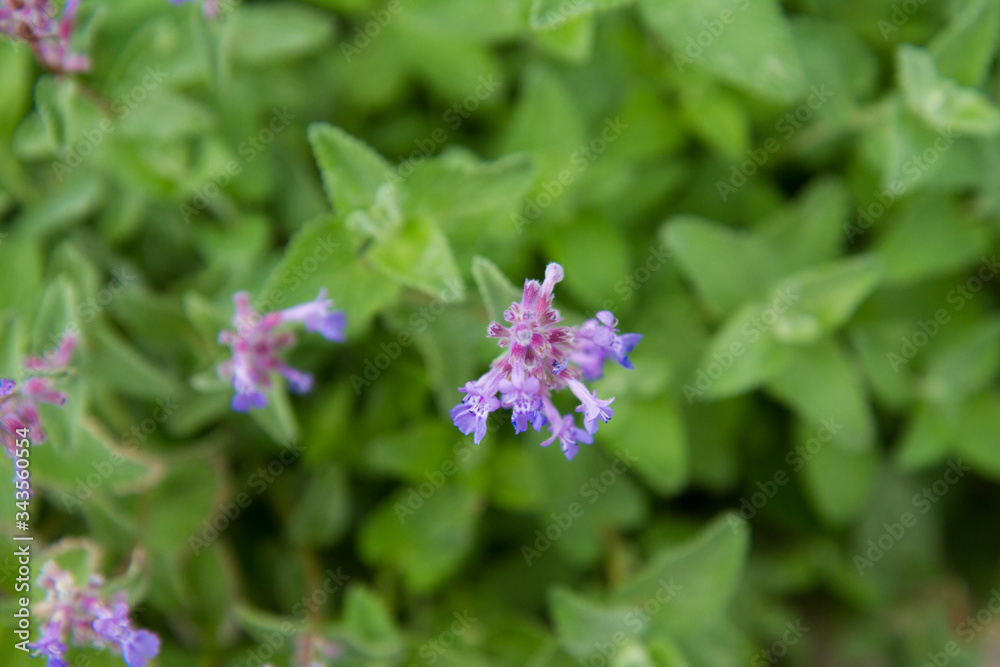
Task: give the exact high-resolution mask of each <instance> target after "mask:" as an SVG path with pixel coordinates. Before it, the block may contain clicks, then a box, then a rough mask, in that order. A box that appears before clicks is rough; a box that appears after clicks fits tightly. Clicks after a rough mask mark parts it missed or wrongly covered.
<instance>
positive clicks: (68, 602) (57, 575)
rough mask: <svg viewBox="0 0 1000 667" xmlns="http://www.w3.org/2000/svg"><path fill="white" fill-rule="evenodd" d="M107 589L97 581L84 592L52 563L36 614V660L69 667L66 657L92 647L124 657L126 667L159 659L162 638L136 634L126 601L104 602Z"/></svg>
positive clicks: (50, 666) (46, 565) (120, 598)
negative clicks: (75, 648)
mask: <svg viewBox="0 0 1000 667" xmlns="http://www.w3.org/2000/svg"><path fill="white" fill-rule="evenodd" d="M103 584H104V580H103V579H102V578H101V577H100V576H98V575H94V576H93V577H91V578H90V580H89V581H87V582H86V584H85V585H84V586H82V587H81V586H78V585H77V583H76V580H75V579H74V578H73V575H72V574H70V573H69V572H66V571H64V570H62V569H60V568H59V566H58V565H56V564H55V563H54V562H52V561H47V562H45V563H44V564H43V565H42V571H41V574H40V575H39V577H38V585H39V587H40V588H41V589H42V590H44V591H45V599H44V600H43V601H42V602H40V603H39V604H38V605H37V606H36V608H35V612H36V617H37V618H38V619H39V620H40V621H41V622H42V623H43V625H42V636H41V638H40V639H39V640H38V641H37V642H35V643H34V644H32V645H31V648H32V650H33V652H32V655H33V656H35V657H44V658H46V659H47V660H48V667H66V662H65V660H63V656H64V655H65V654H66V651H67V649H68V648H69V646H70V645H73V646H80V647H82V646H92V647H94V648H98V649H105V650H115V651H118V652H120V653H121V655H122V659H123V660H124V661H125V664H126V665H128V667H145V665H146V663H147V661H148V660H150V659H152V658H155V657H156V656H157V654H159V652H160V639H159V637H157V636H156V635H155V634H153V633H152V632H149V631H148V630H135V629H133V628H132V624H131V621H130V620H129V613H130V610H129V606H128V604H127V603H126V602H125V599H124V596H123V595H122V594H118V595H116V596H113V597H112V598H111V599H106V598H105V597H104V596H102V595H101V592H100V587H101V586H102V585H103Z"/></svg>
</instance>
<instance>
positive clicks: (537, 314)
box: [451, 263, 642, 459]
mask: <svg viewBox="0 0 1000 667" xmlns="http://www.w3.org/2000/svg"><path fill="white" fill-rule="evenodd" d="M562 279H563V268H562V266H560V265H559V264H555V263H552V264H549V265H548V266H547V267H546V268H545V281H544V282H543V283H542V284H539V283H538V281H537V280H526V281H525V282H524V293H523V295H522V297H521V301H520V302H515V303H512V304H511V306H510V308H508V309H507V310H506V311H505V312H504V320H506V322H507V324H509V325H510V326H508V327H505V326H503V325H501V324H498V323H497V322H491V323H490V326H489V328H488V330H487V336H488V337H489V338H496V339H497V344H498V345H499V346H500V347H502V348H505V349H506V350H507V351H506V353H505V354H503V355H502V356H501V357H499V358H498V359H497V360H496V361H494V362H493V363H492V365H491V368H490V370H489V371H487V372H486V374H485V375H483V376H482V377H480V378H479V379H478V380H476V381H475V382H467V383H465V387H463V388H460V389H459V391H460V392H463V393H464V394H465V398H463V399H462V402H461V403H459V404H458V405H456V406H455V407H454V408H452V410H451V418H452V420H453V421H454V422H455V426H457V427H458V429H459V430H460V431H461V432H462V433H465V434H466V435H468V434H469V433H474V434H475V442H476V444H477V445H478V444H479V442H480V441H481V440H482V439H483V436H484V435H485V434H486V420H487V418H488V417H489V415H490V413H491V412H493V411H494V410H497V409H499V408H509V409H510V410H511V412H512V414H511V423H512V424H513V425H514V432H515V433H521V432H522V431H525V430H527V428H528V426H529V425H530V426H531V427H532V428H534V429H535V430H536V431H540V430H541V428H542V426H544V425H545V424H548V426H549V431H550V432H551V433H552V436H551V437H550V438H548V439H547V440H545V441H544V442H542V447H547V446H549V445H551V444H552V443H553V442H555V440H556V439H557V438H558V439H559V442H560V446H561V448H562V451H563V454H565V455H566V458H567V459H572V458H573V457H574V456H576V453H577V451H578V450H579V448H580V444H579V443H581V442H582V443H585V444H588V445H589V444H591V443H593V442H594V439H593V435H594V433H596V432H597V427H598V426H599V424H600V422H607V421H608V420H609V419H611V416H612V415H613V414H614V410H612V409H611V407H610V405H611V403H612V402H613V401H614V400H615V399H614V398H610V399H607V400H602V399H599V398H598V397H597V393H596V392H593V393H592V392H591V391H590V390H589V389H588V388H587V386H586V385H584V384H583V380H596V379H598V378H600V377H601V375H602V374H603V367H604V362H605V361H607V360H608V359H613V360H615V361H616V362H618V363H619V364H621V365H622V366H624V367H625V368H632V364H631V362H630V361H629V359H628V353H629V352H631V351H632V349H634V348H635V346H636V345H638V344H639V341H640V340H641V339H642V336H641V335H640V334H619V333H618V329H616V328H615V327H616V325H617V321H616V320H615V316H614V315H613V314H611V313H610V312H609V311H606V310H603V311H601V312H599V313H597V316H596V318H595V319H590V320H587V321H586V322H584V323H583V324H582V325H581V326H579V327H566V326H557V325H558V324H559V322H561V321H562V316H561V315H560V314H559V311H558V310H555V309H553V308H552V289H553V288H554V287H555V285H556V283H558V282H560V281H561V280H562ZM564 387H568V388H569V390H570V391H571V392H573V395H574V396H576V398H577V400H579V401H580V405H579V406H578V407H577V408H576V411H577V412H582V413H583V428H582V429H581V428H579V427H578V426H577V425H576V420H575V419H574V418H573V416H572V415H562V414H560V413H559V410H557V409H556V407H555V405H554V404H553V403H552V398H551V395H552V392H555V391H559V390H560V389H563V388H564ZM498 394H499V397H498V396H497V395H498Z"/></svg>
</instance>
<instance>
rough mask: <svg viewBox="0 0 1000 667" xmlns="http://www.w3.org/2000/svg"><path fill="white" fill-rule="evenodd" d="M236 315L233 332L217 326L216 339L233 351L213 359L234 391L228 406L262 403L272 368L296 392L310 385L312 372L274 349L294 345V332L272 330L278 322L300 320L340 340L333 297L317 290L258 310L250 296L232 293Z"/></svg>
mask: <svg viewBox="0 0 1000 667" xmlns="http://www.w3.org/2000/svg"><path fill="white" fill-rule="evenodd" d="M233 302H234V303H235V305H236V314H235V315H234V316H233V327H234V328H235V331H228V330H226V331H223V332H221V333H220V334H219V342H220V343H222V344H223V345H228V346H229V347H231V348H232V350H233V357H232V359H229V360H227V361H225V362H223V363H221V364H219V368H218V372H219V376H220V377H222V378H223V379H225V380H227V381H229V382H231V383H232V385H233V389H235V390H236V395H235V396H233V402H232V407H233V410H236V411H237V412H249V411H250V410H251V409H253V408H263V407H265V406H266V405H267V397H266V396H265V394H264V392H265V391H266V390H268V389H270V387H271V374H272V373H278V374H280V375H282V376H283V377H284V378H285V379H287V380H288V386H289V388H290V389H291V390H292V391H294V392H296V393H299V394H304V393H307V392H309V391H310V390H312V385H313V377H312V375H310V374H309V373H304V372H302V371H300V370H298V369H296V368H292V367H291V366H289V365H288V364H286V363H285V362H283V361H282V360H281V359H280V358H279V357H278V353H279V352H281V351H282V350H284V349H286V348H289V347H291V346H292V345H294V344H295V335H294V334H292V333H290V332H281V333H278V332H276V331H275V329H276V328H277V327H278V326H280V325H281V324H285V323H289V322H301V323H303V324H305V328H306V331H310V332H316V333H319V334H320V335H322V336H323V337H324V338H326V339H327V340H331V341H337V342H340V341H343V340H344V337H345V336H344V330H345V327H346V318H345V316H344V313H343V312H341V311H337V310H331V308H333V301H331V300H330V299H328V298H327V296H326V290H325V289H321V290H320V292H319V296H317V297H316V299H315V300H314V301H309V302H307V303H303V304H300V305H298V306H292V307H291V308H286V309H285V310H280V311H276V312H271V313H267V314H266V315H263V316H262V315H261V314H260V313H259V312H257V310H256V309H254V307H253V306H252V305H250V295H249V294H247V293H246V292H238V293H236V294H235V295H234V296H233Z"/></svg>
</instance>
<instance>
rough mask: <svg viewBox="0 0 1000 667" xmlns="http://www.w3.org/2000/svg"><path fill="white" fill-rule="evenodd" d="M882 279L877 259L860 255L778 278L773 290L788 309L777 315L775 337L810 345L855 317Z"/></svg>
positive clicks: (774, 329) (774, 328)
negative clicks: (786, 304)
mask: <svg viewBox="0 0 1000 667" xmlns="http://www.w3.org/2000/svg"><path fill="white" fill-rule="evenodd" d="M881 276H882V268H881V265H880V263H879V261H878V258H877V257H875V256H872V255H859V256H855V257H851V258H849V259H843V260H839V261H836V262H828V263H826V264H820V265H817V266H814V267H811V268H808V269H803V270H801V271H799V272H797V273H795V274H793V275H791V276H788V277H786V278H783V279H781V280H780V281H778V283H777V284H776V285H775V287H774V291H775V293H776V294H778V295H779V297H781V298H782V300H783V301H784V302H785V303H788V304H789V305H788V307H787V310H785V311H784V312H779V313H778V314H777V321H776V322H775V323H774V327H773V331H774V336H775V338H777V339H779V340H784V341H788V342H795V343H810V342H813V341H815V340H817V339H818V338H819V337H820V336H821V335H822V334H825V333H829V332H831V331H835V330H837V329H838V328H840V326H841V325H843V324H844V323H845V322H847V320H849V319H850V318H851V316H852V315H854V311H855V310H857V308H858V306H860V305H861V303H862V301H864V299H865V298H867V297H868V295H869V294H871V293H872V291H874V289H875V287H876V286H877V285H878V282H879V280H880V279H881Z"/></svg>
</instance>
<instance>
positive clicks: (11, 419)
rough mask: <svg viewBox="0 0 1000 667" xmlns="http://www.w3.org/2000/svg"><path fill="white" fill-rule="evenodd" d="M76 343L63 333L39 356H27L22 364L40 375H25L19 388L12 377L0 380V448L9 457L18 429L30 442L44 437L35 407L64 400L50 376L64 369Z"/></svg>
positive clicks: (39, 440)
mask: <svg viewBox="0 0 1000 667" xmlns="http://www.w3.org/2000/svg"><path fill="white" fill-rule="evenodd" d="M77 343H78V339H77V337H76V335H75V334H71V333H67V334H64V335H63V337H62V339H61V340H60V341H59V344H58V345H57V346H56V347H55V349H54V350H51V351H49V352H47V353H45V354H44V355H43V356H41V357H27V358H26V359H25V360H24V367H25V368H26V369H27V370H29V371H31V372H33V373H36V374H40V375H39V376H37V377H30V378H27V379H26V380H25V381H24V382H23V383H21V386H20V387H18V385H17V383H15V382H14V381H13V380H8V379H3V380H2V381H0V437H2V439H3V447H4V451H5V452H6V453H7V455H8V456H10V457H11V458H13V457H14V451H15V449H16V447H15V443H16V442H17V441H19V440H21V437H20V436H19V435H18V431H19V430H22V429H27V430H28V432H29V434H30V439H31V442H32V443H38V442H43V441H44V440H45V439H46V435H45V430H44V429H43V428H42V422H41V418H40V417H39V413H38V406H39V405H41V404H42V403H50V404H52V405H59V406H61V405H63V404H64V403H65V402H66V394H64V393H62V392H61V391H57V390H56V388H55V382H54V376H57V375H58V374H61V373H63V372H65V371H66V368H67V367H68V366H69V362H70V360H71V359H72V357H73V351H74V350H75V349H76V346H77ZM41 374H44V375H41Z"/></svg>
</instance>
